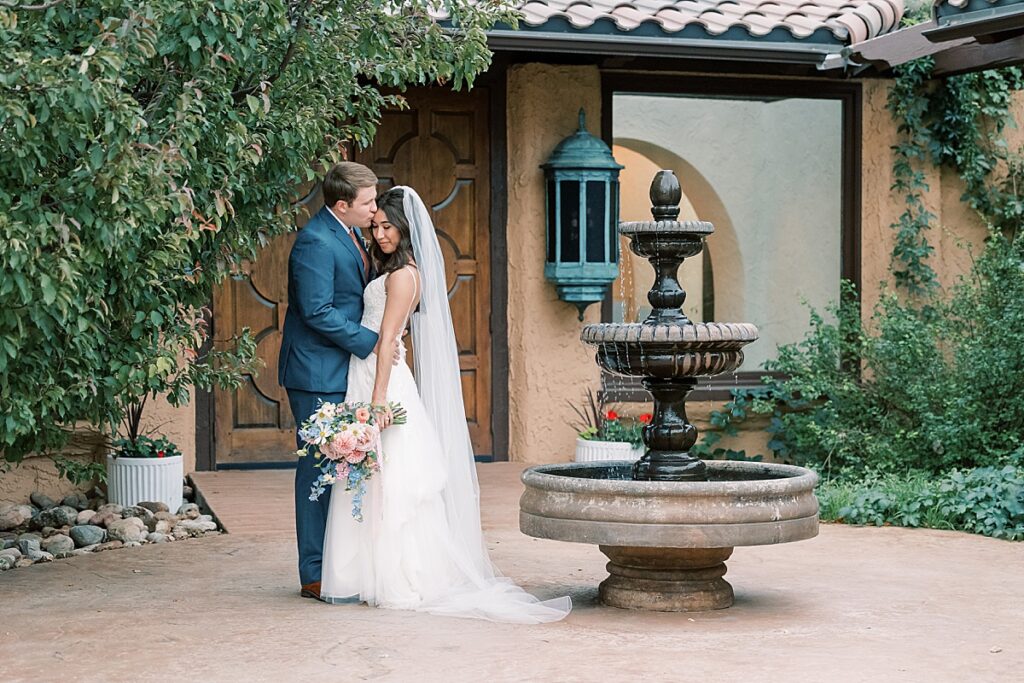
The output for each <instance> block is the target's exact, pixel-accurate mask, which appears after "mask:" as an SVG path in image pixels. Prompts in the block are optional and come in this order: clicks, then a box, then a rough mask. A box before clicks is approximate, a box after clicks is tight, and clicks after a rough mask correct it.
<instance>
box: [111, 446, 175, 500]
mask: <svg viewBox="0 0 1024 683" xmlns="http://www.w3.org/2000/svg"><path fill="white" fill-rule="evenodd" d="M182 467H183V465H182V457H181V456H180V455H174V456H171V457H169V458H125V457H120V458H115V457H114V456H113V455H110V454H109V453H108V454H107V501H108V502H110V503H117V504H118V505H123V506H125V507H128V506H130V505H138V504H139V503H143V502H160V503H163V504H164V505H166V506H167V508H168V509H169V510H170V511H171V514H174V513H175V512H177V511H178V508H180V507H181V480H182V477H183V476H184V472H183V470H182Z"/></svg>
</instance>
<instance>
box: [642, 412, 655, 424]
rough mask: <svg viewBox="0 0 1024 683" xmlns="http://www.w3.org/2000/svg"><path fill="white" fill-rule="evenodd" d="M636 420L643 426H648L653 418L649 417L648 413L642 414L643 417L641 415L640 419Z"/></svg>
mask: <svg viewBox="0 0 1024 683" xmlns="http://www.w3.org/2000/svg"><path fill="white" fill-rule="evenodd" d="M638 419H639V420H640V422H642V423H643V424H645V425H649V424H651V420H653V419H654V416H653V415H651V414H650V413H644V414H643V415H641V416H640V417H639V418H638Z"/></svg>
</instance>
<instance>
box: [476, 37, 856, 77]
mask: <svg viewBox="0 0 1024 683" xmlns="http://www.w3.org/2000/svg"><path fill="white" fill-rule="evenodd" d="M488 44H489V46H490V48H491V49H492V50H494V51H496V52H497V51H518V52H566V53H576V54H581V53H582V54H592V55H614V56H629V57H670V58H676V59H715V60H723V61H738V62H762V63H764V62H770V63H775V64H801V65H809V66H815V67H818V68H820V67H821V65H822V64H823V63H824V61H825V59H826V57H828V56H829V55H833V54H838V53H839V51H840V50H841V49H842V47H843V46H842V45H827V44H823V43H792V44H788V43H779V42H768V41H760V42H759V41H756V40H750V41H745V40H722V39H717V38H707V39H701V38H671V37H665V38H656V37H650V36H643V37H638V36H630V35H628V34H627V35H607V34H587V33H564V32H550V31H522V30H519V31H513V30H500V29H499V30H494V31H490V32H489V33H488Z"/></svg>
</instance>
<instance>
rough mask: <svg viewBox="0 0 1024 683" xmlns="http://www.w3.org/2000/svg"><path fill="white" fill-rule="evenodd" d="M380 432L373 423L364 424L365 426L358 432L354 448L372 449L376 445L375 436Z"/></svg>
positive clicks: (361, 449) (364, 450)
mask: <svg viewBox="0 0 1024 683" xmlns="http://www.w3.org/2000/svg"><path fill="white" fill-rule="evenodd" d="M379 434H380V432H378V431H377V428H376V427H374V426H373V425H366V427H365V428H364V429H363V430H362V431H361V432H360V433H359V435H358V437H357V438H356V450H360V451H363V452H364V453H365V452H366V451H372V450H374V448H375V447H376V445H377V436H378V435H379Z"/></svg>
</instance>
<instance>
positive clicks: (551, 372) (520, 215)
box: [495, 64, 601, 462]
mask: <svg viewBox="0 0 1024 683" xmlns="http://www.w3.org/2000/svg"><path fill="white" fill-rule="evenodd" d="M580 107H584V108H585V109H586V112H587V122H588V127H589V128H590V131H591V133H594V134H595V135H598V134H599V127H600V121H601V81H600V77H599V74H598V70H597V68H596V67H568V66H550V65H545V64H523V65H518V66H514V67H512V68H511V69H510V70H509V73H508V132H507V135H508V137H507V141H508V150H509V154H508V207H509V208H508V346H509V415H508V420H509V458H510V459H511V460H515V461H521V462H555V461H563V460H570V459H571V458H572V453H573V448H574V443H575V432H574V431H573V429H572V428H571V427H569V426H568V425H567V424H566V422H568V421H571V420H572V419H573V413H572V410H571V409H570V408H569V406H568V404H567V402H568V401H577V402H578V401H579V400H580V398H581V395H582V394H583V392H584V390H585V388H586V387H587V386H591V387H596V385H597V383H598V378H599V375H598V368H597V365H596V364H595V363H594V357H593V353H592V352H591V351H590V350H589V349H587V348H586V347H584V346H583V345H582V344H581V343H580V341H579V335H580V330H581V328H582V326H583V325H584V324H585V323H581V322H579V320H577V315H576V309H575V307H574V306H571V305H570V304H567V303H564V302H562V301H561V300H559V299H558V296H557V294H556V292H555V288H554V286H553V285H552V284H551V283H549V282H548V281H547V280H546V279H544V256H545V250H544V183H543V172H542V171H541V169H540V168H539V166H540V165H541V164H542V163H544V162H545V161H546V160H547V158H548V156H549V155H550V154H551V152H552V151H553V150H554V148H555V145H557V144H558V143H559V142H560V141H561V140H562V139H563V138H565V137H567V136H569V135H571V134H572V133H573V132H574V131H575V130H576V126H577V116H576V115H577V112H578V111H579V108H580ZM600 315H601V311H600V306H599V305H597V304H595V305H593V306H591V307H590V308H589V309H587V314H586V322H598V321H599V320H600ZM495 419H501V416H500V415H499V416H495Z"/></svg>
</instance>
